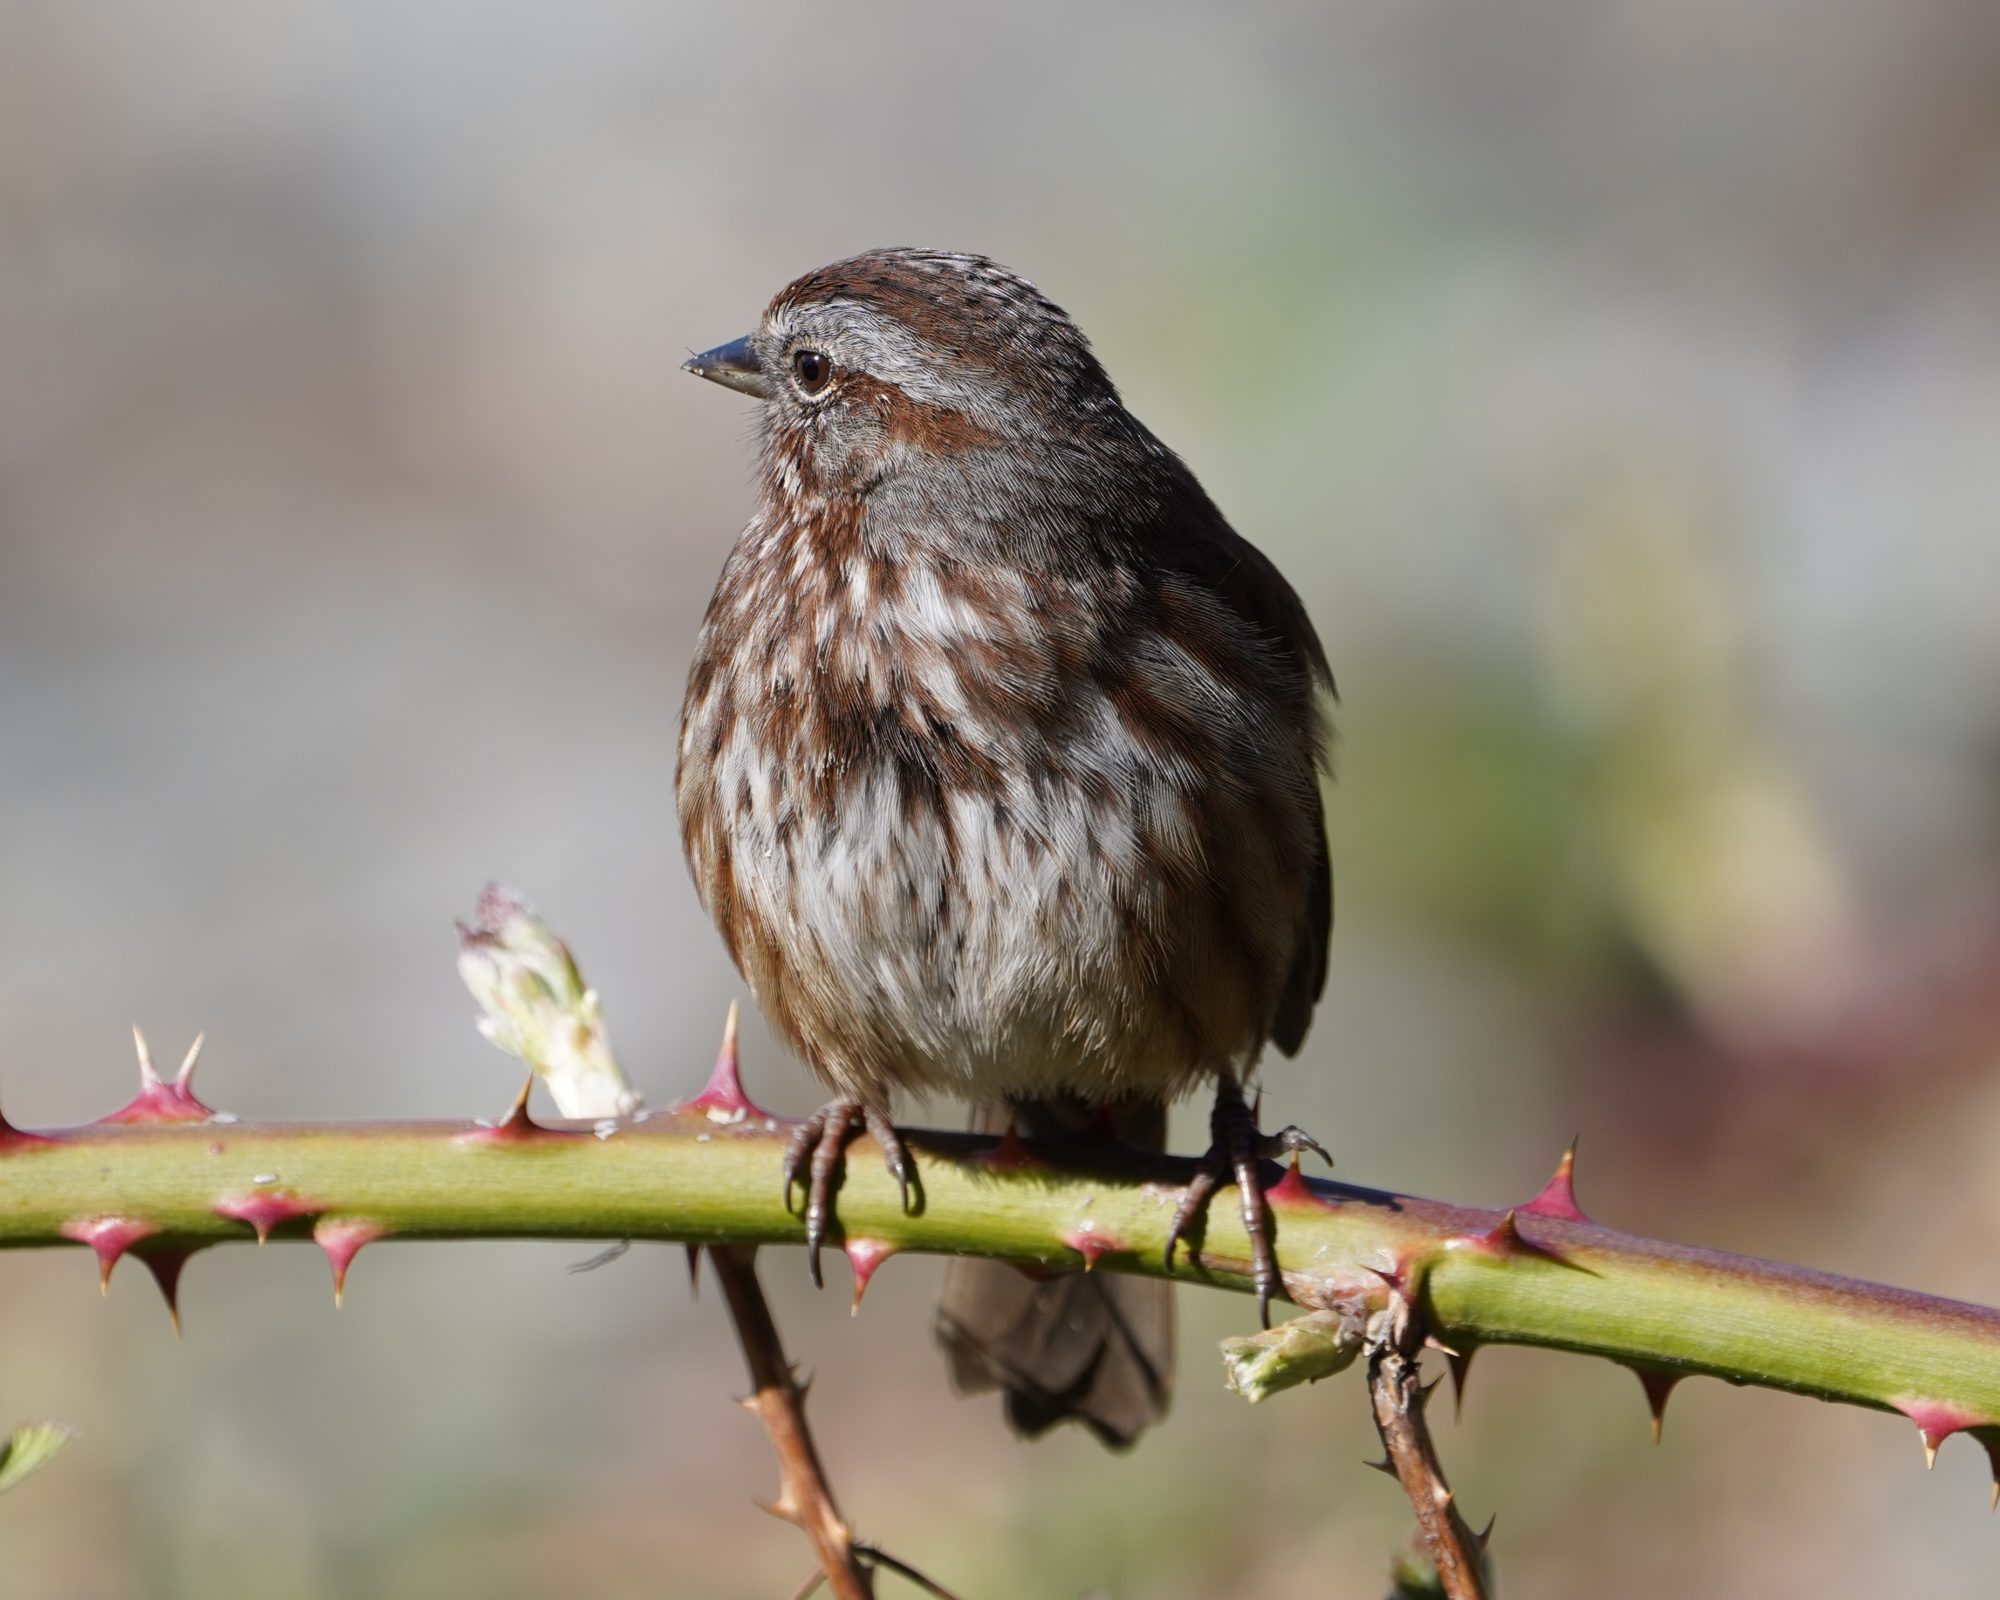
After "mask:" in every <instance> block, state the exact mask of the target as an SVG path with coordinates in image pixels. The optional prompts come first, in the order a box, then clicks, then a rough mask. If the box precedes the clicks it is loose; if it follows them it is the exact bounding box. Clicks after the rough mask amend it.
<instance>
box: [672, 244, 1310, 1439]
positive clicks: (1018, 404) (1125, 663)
mask: <svg viewBox="0 0 2000 1600" xmlns="http://www.w3.org/2000/svg"><path fill="white" fill-rule="evenodd" d="M687 367H688V370H689V371H691V372H694V373H696V374H698V375H700V376H701V377H704V378H709V379H712V380H713V381H715V382H717V383H721V384H724V385H726V386H728V387H730V388H733V389H739V390H742V391H743V392H745V393H747V394H750V395H754V396H755V397H756V398H757V399H758V400H759V401H760V402H761V406H760V421H761V446H762V449H761V458H762V486H761V492H760V494H759V497H758V503H757V509H756V511H755V513H754V514H753V515H752V517H751V519H750V523H749V526H748V527H747V528H745V530H744V531H743V534H742V536H741V538H739V539H738V541H737V543H736V547H735V549H734V550H733V551H732V552H731V553H730V556H729V559H728V561H727V563H726V564H725V565H724V567H723V570H722V577H721V580H720V581H719V583H718V584H717V586H716V590H715V594H714V597H713V598H712V599H711V600H710V602H709V606H708V614H707V618H706V620H705V621H704V623H703V625H702V629H701V634H700V638H699V640H698V641H697V644H696V647H695V656H694V664H693V667H692V670H691V671H690V673H689V676H688V686H687V699H686V703H685V706H684V708H683V711H682V720H681V741H680V768H679V777H678V785H677V787H678V798H679V803H680V820H681V835H682V842H683V844H684V846H685V848H686V851H687V858H688V863H689V866H690V868H691V869H692V871H693V874H694V881H695V885H696V888H697V889H698V891H699V893H700V896H701V900H702V903H703V904H704V905H705V906H706V907H707V909H708V912H709V915H710V916H711V917H713V918H714V919H715V923H716V926H717V927H718V928H719V929H720V930H721V933H722V937H723V939H724V941H725V942H726V943H727V945H728V947H729V953H730V955H731V957H732V958H733V959H734V960H735V962H736V964H737V966H738V968H739V969H740V970H741V971H742V973H743V976H744V979H745V981H746V982H747V983H748V984H749V985H750V988H751V991H752V992H753V993H754V994H755V996H756V997H757V1000H758V1002H759V1003H760V1004H761V1005H762V1006H763V1008H764V1011H765V1014H766V1015H767V1016H768V1018H769V1019H770V1021H771V1023H772V1025H773V1026H774V1027H775V1028H776V1029H777V1031H778V1032H779V1033H780V1034H781V1035H782V1036H783V1037H784V1038H785V1039H786V1040H787V1041H788V1042H789V1043H790V1044H791V1045H792V1046H793V1047H794V1048H795V1049H797V1050H798V1051H799V1052H800V1053H801V1054H802V1055H803V1056H804V1058H805V1060H806V1061H807V1062H808V1063H809V1064H810V1065H811V1067H812V1068H813V1070H814V1071H815V1072H816V1073H817V1074H818V1075H819V1076H820V1077H821V1078H822V1079H824V1080H825V1081H826V1082H827V1084H828V1085H830V1086H831V1087H832V1089H833V1090H834V1092H835V1094H836V1095H837V1098H836V1099H835V1100H834V1101H833V1102H832V1103H831V1104H829V1105H828V1106H826V1107H825V1108H824V1109H823V1110H821V1111H820V1112H819V1113H817V1114H816V1115H815V1116H813V1117H812V1118H810V1119H809V1120H808V1121H806V1122H805V1123H804V1124H802V1125H801V1126H800V1128H799V1130H798V1133H797V1136H796V1137H795V1139H794V1140H793V1142H792V1145H791V1148H790V1151H789V1153H788V1156H787V1159H786V1163H785V1172H784V1181H785V1186H786V1195H787V1198H788V1200H789V1197H790V1195H791V1192H792V1187H793V1185H794V1183H795V1182H798V1181H800V1179H801V1178H802V1177H803V1180H804V1182H805V1185H806V1220H807V1235H808V1243H809V1246H810V1254H809V1262H810V1270H811V1272H812V1275H813V1281H814V1282H815V1283H817V1282H818V1281H819V1260H818V1258H819V1246H820V1243H821V1241H822V1239H823V1238H824V1237H825V1234H826V1232H827V1229H828V1225H829V1219H830V1211H831V1207H830V1204H829V1191H830V1187H831V1184H832V1180H833V1178H834V1175H835V1173H836V1170H837V1168H838V1164H839V1162H840V1161H841V1159H842V1151H843V1148H844V1146H845V1144H846V1142H847V1141H848V1140H849V1139H850V1138H851V1137H853V1136H854V1135H855V1134H856V1133H858V1132H859V1131H860V1130H861V1129H862V1128H864V1127H865V1128H866V1129H867V1130H868V1131H869V1132H870V1133H871V1134H873V1136H874V1138H875V1140H876V1142H877V1143H878V1144H879V1145H880V1146H881V1149H882V1153H883V1155H884V1157H885V1158H886V1160H887V1161H888V1164H889V1166H890V1168H891V1169H892V1171H893V1172H894V1173H895V1175H896V1177H897V1178H898V1179H899V1180H900V1181H901V1182H902V1183H903V1185H904V1195H905V1203H906V1204H907V1201H908V1183H909V1177H910V1168H909V1165H908V1162H907V1159H906V1156H905V1153H904V1150H903V1146H902V1142H901V1141H900V1140H899V1139H898V1137H897V1135H896V1131H895V1129H894V1128H893V1127H892V1126H891V1123H890V1120H889V1108H890V1097H891V1094H892V1093H893V1092H894V1091H896V1090H904V1091H907V1092H910V1093H912V1094H914V1095H917V1096H919V1097H922V1096H928V1095H932V1094H948V1095H952V1096H955V1097H957V1098H960V1099H963V1100H967V1101H970V1102H972V1103H973V1104H974V1105H975V1106H976V1107H983V1108H986V1110H985V1112H984V1116H985V1118H986V1121H987V1123H988V1125H989V1126H990V1125H993V1124H994V1123H995V1122H996V1121H997V1120H999V1119H1004V1118H1005V1117H1006V1116H1009V1115H1012V1116H1017V1117H1021V1118H1023V1119H1025V1121H1026V1124H1027V1126H1026V1127H1025V1128H1024V1131H1027V1132H1034V1131H1044V1132H1046V1131H1050V1130H1052V1129H1054V1128H1057V1127H1063V1126H1074V1125H1075V1123H1076V1122H1077V1120H1078V1119H1079V1117H1080V1116H1081V1115H1082V1114H1083V1113H1084V1112H1086V1111H1087V1110H1089V1109H1090V1108H1093V1107H1095V1108H1105V1107H1111V1108H1115V1109H1116V1112H1117V1114H1118V1115H1119V1117H1120V1119H1121V1122H1122V1126H1123V1130H1124V1132H1125V1133H1126V1135H1127V1137H1129V1138H1132V1139H1134V1140H1136V1141H1140V1142H1144V1143H1146V1144H1148V1145H1150V1146H1152V1147H1153V1148H1162V1147H1163V1146H1164V1142H1165V1130H1166V1121H1165V1115H1164V1108H1165V1106H1166V1104H1167V1102H1168V1101H1170V1100H1172V1099H1173V1098H1175V1097H1176V1096H1178V1095H1180V1094H1182V1093H1183V1092H1184V1091H1187V1090H1189V1089H1192V1088H1194V1087H1195V1086H1197V1085H1200V1084H1210V1085H1213V1087H1214V1090H1215V1096H1216V1098H1215V1109H1214V1113H1213V1118H1212V1128H1213V1135H1214V1147H1213V1148H1212V1149H1211V1150H1210V1151H1209V1154H1208V1157H1207V1158H1206V1160H1205V1161H1204V1162H1203V1164H1202V1168H1201V1175H1200V1177H1199V1178H1198V1179H1197V1180H1196V1182H1195V1183H1194V1184H1193V1185H1191V1186H1190V1188H1189V1190H1188V1194H1187V1198H1186V1201H1185V1202H1184V1204H1183V1205H1182V1207H1181V1209H1180V1214H1179V1216H1178V1217H1177V1219H1176V1221H1175V1224H1174V1234H1175V1237H1176V1239H1177V1238H1178V1237H1179V1234H1180V1232H1181V1230H1182V1229H1183V1228H1184V1227H1185V1226H1186V1225H1187V1224H1188V1223H1190V1222H1191V1221H1192V1220H1193V1218H1194V1217H1195V1216H1196V1214H1197V1213H1198V1211H1199V1209H1200V1208H1201V1207H1202V1206H1203V1205H1204V1204H1205V1202H1206V1200H1207V1198H1208V1196H1209V1194H1210V1193H1211V1192H1212V1191H1213V1190H1214V1189H1215V1188H1216V1187H1218V1185H1219V1184H1220V1183H1221V1182H1224V1181H1227V1180H1228V1179H1230V1178H1233V1179H1234V1180H1235V1182H1236V1184H1237V1186H1238V1188H1239V1190H1240V1192H1241V1196H1242V1205H1243V1215H1244V1221H1245V1224H1246V1226H1248V1227H1249V1228H1250V1230H1251V1236H1252V1240H1253V1244H1254V1246H1255V1273H1256V1285H1257V1291H1258V1295H1259V1304H1260V1310H1264V1309H1265V1308H1266V1307H1267V1305H1268V1301H1269V1297H1270V1296H1271V1294H1272V1293H1273V1292H1274V1291H1275V1290H1276V1289H1277V1288H1278V1287H1279V1280H1278V1274H1277V1269H1276V1265H1275V1263H1274V1261H1273V1258H1272V1252H1271V1246H1270V1241H1269V1232H1268V1217H1267V1213H1266V1210H1265V1207H1264V1203H1263V1196H1262V1191H1261V1188H1260V1183H1259V1166H1260V1163H1261V1161H1262V1159H1263V1158H1264V1157H1266V1156H1268V1155H1270V1154H1273V1153H1275V1152H1276V1151H1280V1150H1297V1149H1303V1148H1311V1149H1315V1150H1317V1149H1318V1146H1316V1145H1314V1144H1313V1143H1312V1142H1311V1141H1310V1140H1309V1139H1307V1138H1306V1137H1305V1136H1304V1135H1303V1134H1301V1133H1299V1132H1298V1131H1297V1130H1296V1129H1289V1128H1288V1129H1286V1130H1285V1132H1284V1133H1283V1134H1281V1135H1278V1136H1277V1137H1276V1138H1274V1139H1273V1138H1265V1137H1264V1136H1262V1135H1260V1134H1259V1133H1258V1132H1257V1131H1256V1129H1255V1127H1254V1124H1253V1119H1252V1116H1251V1114H1250V1111H1249V1109H1248V1107H1247V1106H1246V1104H1245V1102H1244V1098H1243V1091H1242V1084H1243V1081H1244V1079H1245V1077H1246V1076H1247V1074H1248V1073H1249V1072H1250V1071H1251V1070H1252V1069H1253V1068H1254V1067H1255V1065H1256V1062H1257V1058H1258V1054H1259V1052H1260V1051H1261V1050H1262V1048H1263V1046H1264V1044H1265V1043H1266V1041H1270V1042H1273V1043H1275V1044H1277V1045H1278V1047H1279V1048H1280V1049H1281V1050H1284V1051H1285V1052H1286V1053H1287V1054H1290V1053H1292V1052H1294V1051H1295V1050H1296V1049H1297V1048H1298V1045H1299V1042H1300V1040H1301V1039H1302V1038H1303V1037H1304V1035H1305V1031H1306V1026H1307V1023H1308V1021H1309V1020H1310V1018H1311V1015H1312V1010H1313V1006H1314V1004H1315V1002H1316V1001H1317V999H1318V997H1319V994H1320V990H1321V988H1322V985H1323V983H1324V979H1325V974H1326V942H1327V934H1328V924H1329V919H1330V913H1331V905H1332V889H1331V879H1330V876H1329V868H1328V861H1327V849H1326V834H1325V827H1324V823H1323V821H1322V817H1321V811H1320V796H1319V769H1320V767H1321V765H1322V763H1323V760H1324V756H1325V747H1326V739H1327V729H1326V722H1325V717H1324V713H1323V710H1322V708H1321V700H1322V698H1323V695H1324V693H1326V692H1330V691H1331V688H1332V684H1331V679H1330V677H1329V675H1328V672H1327V665H1326V658H1325V655H1324V653H1323V652H1322V650H1321V648H1320V644H1319V640H1318V639H1317V637H1316V636H1315V635H1314V633H1313V629H1312V624H1311V623H1310V622H1309V621H1308V620H1307V618H1306V614H1305V610H1304V608H1303V607H1302V606H1301V604H1300V603H1299V599H1298V596H1297V595H1295V594H1294V593H1293V592H1292V589H1291V587H1290V585H1288V584H1287V583H1286V582H1285V580H1284V578H1283V577H1281V576H1280V575H1279V573H1278V570H1277V569H1276V567H1274V566H1273V565H1272V564H1271V562H1270V561H1269V560H1268V559H1267V558H1266V557H1265V556H1264V555H1262V554H1261V553H1260V552H1259V551H1257V550H1256V549H1255V548H1253V547H1252V546H1251V545H1250V544H1249V543H1248V542H1246V541H1245V540H1243V539H1242V538H1240V537H1238V535H1237V534H1235V533H1234V532H1233V531H1232V530H1231V529H1230V527H1229V525H1228V524H1227V523H1226V522H1225V521H1224V520H1223V518H1222V514H1221V513H1220V512H1219V511H1218V510H1217V509H1216V507H1215V505H1214V504H1213V502H1211V501H1210V499H1209V498H1208V496H1207V495H1206V494H1205V493H1204V492H1203V491H1202V489H1201V486H1200V485H1199V484H1198V483H1196V482H1195V479H1194V477H1193V475H1192V474H1191V473H1190V472H1189V471H1188V469H1187V468H1186V467H1185V466H1184V465H1183V464H1182V463H1181V461H1180V459H1179V457H1177V456H1175V455H1174V454H1173V452H1172V451H1170V450H1168V449H1167V448H1166V447H1165V446H1164V445H1162V444H1161V443H1160V442H1159V441H1158V440H1157V439H1155V438H1154V437H1153V435H1152V434H1151V433H1149V432H1147V430H1146V429H1145V428H1144V427H1143V426H1141V425H1140V424H1139V423H1138V422H1137V421H1136V420H1134V418H1133V417H1132V416H1131V414H1130V413H1129V412H1127V411H1126V410H1125V408H1124V406H1123V405H1122V404H1121V403H1120V401H1119V398H1118V391H1117V390H1116V389H1115V388H1113V387H1112V384H1111V380H1110V379H1109V378H1108V377H1106V376H1105V373H1104V369H1103V368H1102V367H1101V366H1099V365H1098V362H1097V359H1096V357H1095V356H1094V355H1093V354H1092V353H1091V350H1090V346H1089V345H1088V343H1087V342H1086V341H1085V339H1084V337H1083V335H1082V334H1081V333H1080V332H1078V330H1077V328H1076V326H1075V325H1074V324H1073V323H1072V322H1071V321H1070V320H1069V318H1068V317H1067V316H1066V315H1064V313H1063V312H1062V311H1061V310H1060V309H1059V308H1057V307H1056V306H1055V305H1053V304H1051V303H1050V302H1049V301H1048V300H1047V299H1045V298H1044V297H1043V296H1042V295H1041V293H1040V292H1039V291H1038V290H1036V288H1035V287H1034V285H1033V284H1031V283H1029V282H1028V281H1027V280H1026V279H1024V278H1021V277H1018V276H1016V275H1015V274H1014V273H1012V272H1009V271H1008V270H1007V269H1006V268H1004V267H1001V266H999V265H997V264H996V263H994V262H992V261H989V260H986V259H985V258H983V257H980V256H974V255H958V254H951V253H946V252H941V251H929V250H878V251H874V252H871V253H869V254H867V255H862V256H856V257H855V258H853V259H852V260H848V261H841V262H837V263H835V264H834V265H832V266H828V267H822V268H820V269H819V270H818V271H816V272H810V273H808V274H806V275H805V276H804V277H802V278H800V279H799V280H798V281H797V282H795V283H793V284H792V285H790V286H789V287H788V288H786V289H784V290H782V291H781V292H780V293H779V294H778V296H777V298H776V299H774V300H773V301H772V302H771V303H770V306H769V307H768V308H767V309H766V311H765V313H764V317H763V321H762V323H761V324H760V325H759V327H758V329H757V331H756V332H754V333H751V334H749V335H746V336H745V337H743V338H741V339H738V340H736V341H735V342H734V343H731V344H726V345H722V346H720V347H718V348H717V349H714V350H710V351H708V352H707V353H706V354H703V355H699V356H696V357H695V358H693V359H692V360H690V361H689V362H688V363H687ZM1173 1248H1174V1246H1173V1244H1171V1243H1170V1244H1169V1245H1168V1255H1169V1258H1171V1256H1172V1253H1173ZM1170 1317H1171V1302H1170V1300H1169V1299H1168V1297H1167V1286H1166V1285H1165V1284H1162V1283H1157V1282H1149V1281H1144V1280H1140V1279H1136V1278H1118V1277H1115V1276H1110V1275H1106V1274H1094V1275H1092V1276H1090V1277H1083V1276H1081V1275H1078V1276H1075V1277H1070V1278H1065V1279H1062V1280H1058V1281H1057V1282H1055V1283H1053V1284H1048V1285H1036V1284H1033V1283H1030V1282H1028V1281H1027V1280H1026V1279H1024V1278H1022V1277H1021V1276H1020V1275H1019V1274H1017V1273H1014V1272H1012V1271H1011V1270H1010V1269H1007V1268H1004V1267H996V1266H994V1265H992V1264H991V1263H974V1262H958V1263H954V1268H953V1275H952V1277H951V1279H950V1280H949V1282H948V1284H947V1291H946V1299H945V1304H944V1306H943V1308H942V1311H941V1315H940V1324H939V1326H940V1333H941V1335H942V1337H943V1339H944V1341H945V1343H946V1345H947V1347H948V1349H949V1350H950V1353H951V1356H952V1364H953V1368H954V1373H955V1376H956V1377H957V1379H958V1380H959V1382H960V1385H961V1387H968V1388H990V1387H1001V1388H1005V1389H1006V1390H1007V1391H1008V1411H1009V1415H1010V1417H1011V1418H1012V1419H1013V1421H1014V1422H1015V1423H1016V1425H1017V1426H1019V1427H1021V1428H1022V1429H1023V1430H1024V1431H1030V1432H1033V1431H1039V1430H1040V1429H1041V1428H1043V1427H1046V1426H1048V1425H1050V1424H1051V1423H1053V1422H1055V1421H1058V1420H1062V1419H1063V1418H1065V1417H1077V1418H1079V1419H1081V1420H1083V1421H1084V1422H1086V1423H1088V1424H1089V1425H1090V1426H1091V1427H1092V1428H1093V1429H1095V1430H1096V1431H1097V1432H1098V1434H1099V1435H1100V1436H1101V1437H1103V1438H1105V1439H1107V1440H1109V1441H1111V1442H1114V1443H1124V1442H1128V1441H1129V1440H1130V1439H1131V1438H1132V1437H1133V1435H1135V1434H1136V1433H1137V1431H1138V1430H1139V1429H1140V1428H1141V1427H1143V1426H1144V1425H1145V1424H1146V1423H1147V1422H1149V1421H1151V1420H1152V1419H1153V1418H1154V1417H1156V1416H1157V1415H1158V1414H1159V1413H1160V1412H1161V1411H1162V1410H1163V1409H1164V1407H1165V1404H1166V1398H1167V1390H1168V1384H1169V1374H1168V1367H1169V1364H1170V1351H1171V1345H1172V1338H1171V1320H1170Z"/></svg>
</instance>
